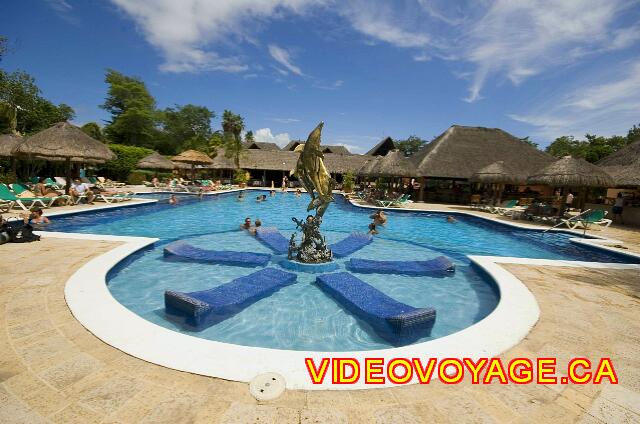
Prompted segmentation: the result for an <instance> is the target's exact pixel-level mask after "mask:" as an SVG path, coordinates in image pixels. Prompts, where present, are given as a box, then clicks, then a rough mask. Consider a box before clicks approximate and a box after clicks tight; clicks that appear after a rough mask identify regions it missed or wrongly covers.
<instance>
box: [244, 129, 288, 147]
mask: <svg viewBox="0 0 640 424" xmlns="http://www.w3.org/2000/svg"><path fill="white" fill-rule="evenodd" d="M253 138H254V139H255V140H256V141H259V142H264V143H276V144H277V145H278V146H280V147H284V146H286V145H287V143H289V142H290V141H291V137H289V133H280V134H276V135H273V133H272V132H271V128H260V129H259V130H257V131H256V132H254V133H253Z"/></svg>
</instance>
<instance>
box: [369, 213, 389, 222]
mask: <svg viewBox="0 0 640 424" xmlns="http://www.w3.org/2000/svg"><path fill="white" fill-rule="evenodd" d="M369 218H371V219H373V222H374V223H375V224H376V225H385V224H386V223H387V215H386V214H385V213H384V211H383V210H379V211H377V212H376V213H374V214H372V215H370V216H369Z"/></svg>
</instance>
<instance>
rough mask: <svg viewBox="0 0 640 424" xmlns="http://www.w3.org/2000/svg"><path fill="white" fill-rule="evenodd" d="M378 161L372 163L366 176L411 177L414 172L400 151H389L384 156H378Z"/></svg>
mask: <svg viewBox="0 0 640 424" xmlns="http://www.w3.org/2000/svg"><path fill="white" fill-rule="evenodd" d="M379 158H380V159H379V160H377V161H375V162H373V163H372V165H371V168H370V169H369V170H368V175H373V176H378V177H391V176H398V177H413V176H416V170H415V168H414V167H413V164H412V163H411V161H409V159H408V158H406V157H405V156H404V153H403V152H401V151H400V150H391V151H390V152H388V153H387V154H386V155H384V156H379Z"/></svg>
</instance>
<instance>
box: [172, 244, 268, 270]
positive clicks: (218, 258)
mask: <svg viewBox="0 0 640 424" xmlns="http://www.w3.org/2000/svg"><path fill="white" fill-rule="evenodd" d="M164 255H165V256H175V257H177V258H179V259H188V260H191V261H198V262H209V263H214V264H225V265H238V266H265V265H267V264H268V263H269V260H270V259H271V255H269V254H267V253H253V252H234V251H232V250H206V249H200V248H199V247H195V246H192V245H190V244H189V243H186V242H184V241H175V242H173V243H171V244H169V245H167V246H166V247H165V248H164Z"/></svg>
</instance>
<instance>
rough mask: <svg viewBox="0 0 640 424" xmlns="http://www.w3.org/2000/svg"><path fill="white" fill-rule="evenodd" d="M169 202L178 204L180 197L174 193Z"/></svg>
mask: <svg viewBox="0 0 640 424" xmlns="http://www.w3.org/2000/svg"><path fill="white" fill-rule="evenodd" d="M169 204H170V205H177V204H178V198H177V197H176V195H175V194H172V195H171V197H169Z"/></svg>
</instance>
